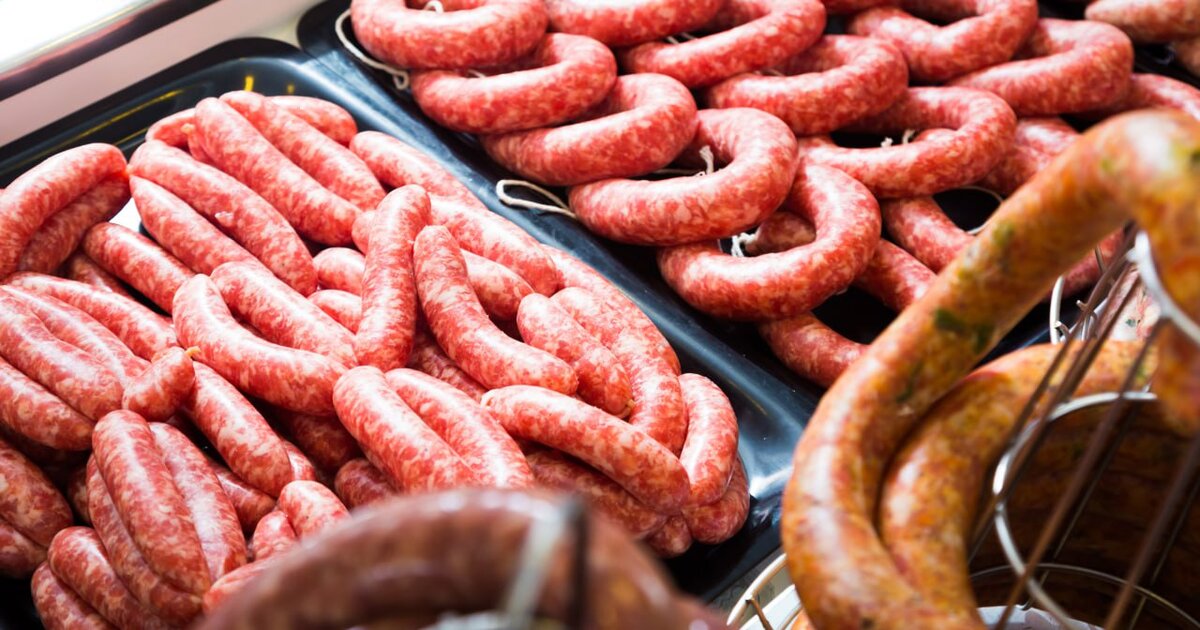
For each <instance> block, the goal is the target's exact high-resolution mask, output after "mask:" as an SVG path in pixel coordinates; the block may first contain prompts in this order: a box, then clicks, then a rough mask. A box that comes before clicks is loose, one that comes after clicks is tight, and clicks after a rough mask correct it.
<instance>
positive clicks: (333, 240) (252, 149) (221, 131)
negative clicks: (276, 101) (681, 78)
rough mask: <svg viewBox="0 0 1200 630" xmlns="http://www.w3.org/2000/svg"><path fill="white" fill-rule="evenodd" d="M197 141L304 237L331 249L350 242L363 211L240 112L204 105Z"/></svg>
mask: <svg viewBox="0 0 1200 630" xmlns="http://www.w3.org/2000/svg"><path fill="white" fill-rule="evenodd" d="M195 138H196V140H197V141H198V142H199V145H200V147H201V148H203V150H204V152H205V153H206V154H207V155H209V156H210V157H211V158H212V160H213V163H214V164H216V165H217V166H218V167H220V168H221V170H223V171H225V172H226V173H229V174H231V175H233V176H234V177H236V178H237V179H238V180H239V181H241V182H242V183H243V184H246V185H247V186H249V187H250V188H252V189H253V190H254V191H255V192H257V193H258V194H259V195H262V197H263V198H264V199H266V200H267V201H269V202H270V203H271V205H273V206H275V209H276V210H278V211H279V213H280V214H282V215H283V216H284V218H286V219H287V221H288V223H290V224H291V225H292V227H294V228H296V232H298V233H299V234H300V235H301V236H304V237H305V238H308V239H311V240H314V241H317V242H318V243H323V244H325V245H344V244H346V243H349V242H350V228H351V226H353V225H354V219H356V218H357V217H358V215H359V213H360V210H359V209H358V208H356V207H355V206H354V205H353V204H351V203H350V202H348V201H346V200H345V199H342V198H341V197H338V196H337V195H335V194H333V193H332V192H330V191H329V190H327V189H326V188H325V187H323V186H321V184H319V183H318V182H317V181H316V180H315V179H314V178H313V177H312V176H311V175H309V174H308V173H306V172H305V171H304V169H302V168H300V167H299V166H297V165H296V164H295V163H293V162H292V161H291V160H289V159H288V158H287V156H286V155H284V154H283V153H282V152H281V151H280V150H279V149H277V148H275V146H274V145H272V144H271V142H270V141H269V140H267V139H266V138H265V137H263V135H262V134H261V133H259V131H258V130H257V129H255V128H254V125H252V124H250V122H249V121H248V120H246V119H245V118H244V117H242V115H241V114H239V113H238V112H237V110H235V109H233V108H232V107H230V106H229V105H227V104H225V103H224V102H222V101H220V100H217V99H215V98H207V99H204V100H203V101H200V102H199V103H197V104H196V135H195Z"/></svg>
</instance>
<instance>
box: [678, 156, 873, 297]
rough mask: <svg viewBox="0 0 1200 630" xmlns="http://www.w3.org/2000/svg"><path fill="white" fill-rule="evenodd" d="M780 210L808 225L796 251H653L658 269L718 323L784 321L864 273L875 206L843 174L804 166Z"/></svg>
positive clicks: (711, 247)
mask: <svg viewBox="0 0 1200 630" xmlns="http://www.w3.org/2000/svg"><path fill="white" fill-rule="evenodd" d="M786 207H787V209H788V210H790V211H791V212H793V213H795V214H798V215H800V216H802V217H804V218H805V219H808V220H809V221H810V222H811V223H813V224H814V225H815V226H816V230H817V238H816V240H815V241H813V242H812V243H810V244H808V245H805V246H803V247H795V248H792V249H789V250H787V251H786V252H780V253H775V254H764V255H761V256H754V257H751V258H736V257H733V256H730V255H728V254H725V253H724V252H722V251H721V249H720V247H719V245H718V244H717V243H716V242H708V243H696V244H692V245H683V246H678V247H671V248H666V249H662V250H659V254H658V268H659V270H660V271H661V272H662V275H663V278H664V279H665V280H666V281H667V284H669V285H671V288H672V289H674V290H675V292H676V293H678V294H679V295H680V296H681V297H683V299H685V300H687V302H688V303H689V304H691V305H692V306H694V307H696V308H698V309H700V310H702V311H704V312H706V313H709V314H712V315H716V316H718V317H725V318H730V319H745V320H762V319H776V318H780V317H792V316H795V315H798V314H800V313H804V312H807V311H810V310H812V309H813V308H815V307H817V306H819V305H820V304H822V303H823V302H825V300H827V299H829V297H831V296H833V295H834V294H836V293H838V292H839V291H843V290H845V289H846V287H848V286H850V283H851V282H852V281H853V280H854V279H855V278H856V277H858V275H859V274H860V273H862V271H863V270H864V269H865V268H866V266H867V263H868V262H869V261H870V259H871V255H872V254H873V252H874V251H875V246H876V245H877V244H878V242H879V230H880V220H879V204H878V203H876V201H875V198H874V197H872V196H871V193H870V191H868V190H867V189H866V187H865V186H863V185H862V184H860V183H858V182H857V181H855V180H854V179H853V178H852V177H850V176H849V175H846V174H845V173H843V172H841V171H839V170H837V169H833V168H829V167H824V166H818V165H815V164H813V165H805V166H803V167H801V169H800V172H799V173H798V174H797V176H796V178H795V182H794V183H793V184H792V189H791V192H790V194H789V195H788V198H787V202H786Z"/></svg>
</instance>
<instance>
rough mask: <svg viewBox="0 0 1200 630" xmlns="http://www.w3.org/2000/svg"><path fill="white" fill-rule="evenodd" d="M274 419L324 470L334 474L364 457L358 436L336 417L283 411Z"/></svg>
mask: <svg viewBox="0 0 1200 630" xmlns="http://www.w3.org/2000/svg"><path fill="white" fill-rule="evenodd" d="M271 419H272V420H274V421H275V423H276V424H278V425H280V426H281V427H282V428H283V432H284V433H285V434H287V436H288V437H290V438H291V439H292V441H293V442H295V443H296V446H297V447H298V448H299V449H300V450H301V451H303V452H304V454H305V455H307V456H308V457H310V458H311V459H312V460H313V463H315V464H316V465H317V466H318V467H319V468H321V469H322V470H326V471H329V472H334V471H336V470H338V469H340V468H341V467H342V466H343V465H345V463H346V462H348V461H350V460H352V459H354V458H356V457H362V451H360V450H359V449H358V444H357V443H356V442H355V441H354V436H352V435H350V434H349V433H348V432H347V431H346V427H344V426H342V423H341V422H339V421H338V419H337V417H336V416H309V415H305V414H300V413H292V412H290V411H285V410H283V409H279V410H276V412H275V413H272V414H271Z"/></svg>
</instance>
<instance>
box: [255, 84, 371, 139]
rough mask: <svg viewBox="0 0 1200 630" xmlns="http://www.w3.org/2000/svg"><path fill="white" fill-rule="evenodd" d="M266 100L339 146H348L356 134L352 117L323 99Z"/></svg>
mask: <svg viewBox="0 0 1200 630" xmlns="http://www.w3.org/2000/svg"><path fill="white" fill-rule="evenodd" d="M268 100H270V101H271V103H272V104H273V105H278V106H279V107H282V108H283V109H285V110H287V111H289V112H291V113H292V114H294V115H296V116H298V117H299V118H301V119H303V120H304V121H305V122H307V123H308V124H310V125H312V126H314V127H316V128H317V129H319V130H320V131H321V133H323V134H325V135H327V136H329V137H330V138H333V139H334V140H336V141H338V143H340V144H350V140H351V139H352V138H354V134H356V133H358V125H357V124H356V123H355V122H354V116H352V115H351V114H350V112H348V111H346V110H345V109H343V108H342V107H341V106H339V105H337V104H336V103H331V102H329V101H327V100H325V99H323V98H313V97H311V96H296V95H281V96H271V97H269V98H268Z"/></svg>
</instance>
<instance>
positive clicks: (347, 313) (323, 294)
mask: <svg viewBox="0 0 1200 630" xmlns="http://www.w3.org/2000/svg"><path fill="white" fill-rule="evenodd" d="M308 301H309V302H312V303H313V304H315V305H316V306H317V308H319V309H321V310H322V311H325V314H326V315H328V316H330V317H332V318H333V319H335V320H337V323H339V324H341V325H342V327H344V328H345V329H346V330H348V331H350V332H352V333H353V332H355V331H357V330H358V324H359V322H361V321H362V298H360V297H358V296H357V295H355V294H353V293H348V292H346V291H339V290H337V289H322V290H320V291H315V292H313V294H312V295H310V296H308Z"/></svg>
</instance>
